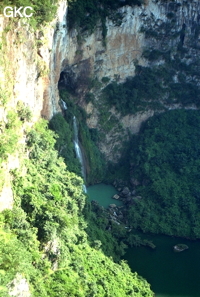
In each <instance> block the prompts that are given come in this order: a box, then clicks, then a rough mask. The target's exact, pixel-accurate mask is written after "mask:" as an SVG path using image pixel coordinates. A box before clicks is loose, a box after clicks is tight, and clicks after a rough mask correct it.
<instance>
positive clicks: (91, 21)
mask: <svg viewBox="0 0 200 297" xmlns="http://www.w3.org/2000/svg"><path fill="white" fill-rule="evenodd" d="M142 3H143V0H125V1H123V2H122V1H116V0H103V1H101V0H70V1H69V4H68V5H69V13H68V20H69V28H70V29H71V28H74V27H75V26H76V27H79V28H80V29H81V30H82V31H86V30H88V31H89V32H90V33H92V32H93V31H94V29H95V27H96V25H97V23H98V22H99V21H100V22H101V24H102V36H103V39H104V41H105V38H106V33H107V29H106V25H105V22H106V17H109V18H111V19H113V20H114V22H115V23H116V25H120V22H121V19H122V15H121V14H120V13H119V12H117V9H118V8H120V7H122V6H124V5H141V4H142Z"/></svg>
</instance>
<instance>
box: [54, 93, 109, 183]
mask: <svg viewBox="0 0 200 297" xmlns="http://www.w3.org/2000/svg"><path fill="white" fill-rule="evenodd" d="M88 94H90V93H88ZM60 96H61V98H62V100H64V101H65V102H66V104H67V107H68V108H67V111H66V112H65V116H64V117H63V116H62V115H61V114H57V115H56V116H54V117H53V118H52V120H51V121H50V125H49V127H50V128H51V129H52V130H54V131H55V132H56V133H57V134H58V136H59V137H58V139H57V141H56V146H55V147H56V149H57V150H58V151H59V154H60V156H62V157H63V158H64V160H65V163H66V165H67V167H68V170H70V171H73V172H75V173H77V174H80V164H79V161H78V159H77V158H76V156H75V151H74V144H73V137H74V135H73V116H76V119H77V123H78V130H79V140H80V144H81V147H82V151H83V154H84V159H85V163H86V164H85V165H86V171H87V180H86V182H87V184H94V183H96V182H99V181H101V180H102V179H103V177H104V174H105V162H104V160H103V157H102V155H101V153H100V151H99V149H98V147H97V142H98V132H97V130H96V131H95V130H94V129H88V127H87V124H86V113H85V111H84V110H83V109H82V108H80V107H79V106H78V105H76V104H74V103H73V100H75V99H76V98H74V97H73V96H72V95H70V94H69V93H68V92H66V91H63V90H61V91H60Z"/></svg>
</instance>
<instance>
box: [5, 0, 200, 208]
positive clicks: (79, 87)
mask: <svg viewBox="0 0 200 297" xmlns="http://www.w3.org/2000/svg"><path fill="white" fill-rule="evenodd" d="M119 13H120V22H119V23H118V24H117V23H116V21H114V20H111V19H107V20H106V26H107V36H106V39H105V40H103V37H102V32H101V24H97V26H96V28H95V30H94V32H93V33H92V34H89V33H88V32H81V30H80V28H74V29H72V30H70V31H69V30H68V28H67V3H66V1H60V3H59V7H58V12H57V16H56V18H55V19H54V21H53V22H52V23H51V24H49V25H48V26H47V27H45V28H41V30H37V31H35V32H34V31H33V30H31V28H30V27H29V25H27V24H25V23H24V21H21V22H20V21H15V22H14V23H13V24H11V23H10V22H9V20H8V19H6V18H4V17H3V16H2V15H1V16H0V35H1V37H2V40H4V43H5V44H6V45H5V46H4V53H3V56H2V57H1V59H2V58H3V60H4V62H3V63H1V68H0V80H1V86H2V88H4V87H5V88H7V90H8V93H9V102H8V103H7V105H6V108H5V106H3V105H1V107H0V121H1V122H2V125H3V126H4V125H5V124H6V122H7V111H8V110H15V109H16V106H17V102H19V101H21V102H23V104H24V105H25V106H26V107H29V108H30V110H31V111H32V114H33V118H32V120H31V122H29V123H26V127H27V125H28V126H31V125H32V124H33V123H34V122H35V121H37V119H38V118H39V117H40V116H43V117H45V118H47V119H50V118H51V117H52V116H53V115H54V114H55V113H57V112H58V111H60V107H59V94H58V87H57V85H58V81H59V79H60V73H62V81H61V83H62V84H63V85H64V86H65V87H66V88H68V87H69V86H70V87H72V88H73V91H74V93H75V99H74V96H72V97H73V99H74V100H75V102H76V104H78V105H80V106H81V107H83V108H84V109H85V111H86V113H87V115H88V118H87V124H88V127H89V128H94V129H97V130H98V131H99V133H100V135H101V137H100V140H99V148H100V150H101V151H102V153H104V155H105V158H106V159H107V160H110V161H112V162H117V161H118V159H119V158H120V156H121V154H122V150H123V145H124V143H126V142H127V141H129V139H130V137H131V135H132V134H135V133H138V131H139V129H140V126H141V123H142V122H144V121H145V120H147V119H148V118H149V117H150V116H152V115H153V114H154V113H155V110H154V109H153V108H150V107H149V108H148V107H147V108H146V109H145V110H143V111H140V112H136V113H135V114H127V115H122V114H121V113H120V112H119V111H117V110H116V109H115V107H109V106H107V105H105V101H104V100H103V99H102V90H103V89H104V88H105V87H106V85H107V84H108V81H109V82H111V81H117V82H119V83H123V82H124V81H125V80H126V78H128V77H132V76H134V75H135V71H136V66H137V65H140V66H145V67H151V68H153V67H156V66H160V65H165V64H167V61H166V57H165V54H166V53H167V54H168V56H170V59H171V60H172V61H173V60H174V62H176V60H177V54H178V55H180V57H179V60H180V63H182V64H184V66H185V69H183V70H182V74H184V76H185V79H186V81H187V82H194V83H195V84H196V85H199V76H198V72H199V71H198V70H199V67H200V66H199V58H198V57H199V49H200V30H199V22H200V18H199V15H200V3H199V1H196V0H192V1H190V2H188V1H184V0H176V1H164V0H162V1H161V0H158V1H157V0H149V1H145V4H143V5H141V6H134V7H130V6H124V7H122V8H121V9H120V10H119ZM155 51H156V53H157V56H156V58H155ZM152 52H153V53H154V58H153V59H152V57H151V55H152ZM144 53H145V54H144ZM5 57H6V58H5ZM187 67H193V71H192V72H191V71H190V70H188V68H187ZM180 74H181V71H180V70H177V71H175V73H174V74H173V80H174V82H175V83H179V80H180V79H181V78H180V77H179V76H180ZM103 78H104V82H102V79H103ZM105 78H106V80H105ZM91 81H92V82H93V85H92V87H89V85H90V84H91ZM105 81H106V82H105ZM88 92H90V93H92V94H93V95H94V99H93V100H89V102H88V101H87V100H86V99H85V96H86V95H87V94H88ZM151 99H152V98H148V100H149V101H151ZM161 99H162V98H161ZM164 107H165V108H167V109H169V108H179V107H181V104H177V103H173V102H170V103H169V104H165V106H164ZM188 108H196V105H195V104H190V105H188ZM24 131H25V126H23V127H22V128H21V130H20V131H19V133H21V137H20V141H19V142H20V143H21V145H22V151H23V146H24V144H25V135H24ZM19 166H20V160H19V154H16V155H12V157H11V156H9V158H8V160H7V162H5V163H3V166H2V168H1V170H2V172H3V175H4V186H3V188H2V191H1V195H0V209H4V208H10V207H11V206H12V201H13V196H12V191H11V186H10V183H11V176H10V175H9V172H10V171H11V170H13V169H14V168H17V167H19ZM5 196H6V197H7V199H6V202H5V199H4V197H5Z"/></svg>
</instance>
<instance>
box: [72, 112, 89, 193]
mask: <svg viewBox="0 0 200 297" xmlns="http://www.w3.org/2000/svg"><path fill="white" fill-rule="evenodd" d="M73 128H74V148H75V152H76V157H77V158H78V159H79V161H80V163H81V173H82V176H83V179H84V181H85V180H86V172H85V166H84V160H83V154H82V151H81V148H80V145H79V140H78V126H77V121H76V117H75V116H74V117H73ZM83 191H84V192H85V193H86V192H87V190H86V186H85V185H83Z"/></svg>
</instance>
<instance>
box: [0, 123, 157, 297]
mask: <svg viewBox="0 0 200 297" xmlns="http://www.w3.org/2000/svg"><path fill="white" fill-rule="evenodd" d="M55 141H56V140H55V134H54V133H53V132H52V131H51V130H48V129H47V122H46V121H44V120H41V121H40V122H38V123H37V124H36V125H35V126H34V127H33V129H32V130H31V131H30V132H29V133H28V135H27V153H29V159H26V160H25V161H24V164H23V168H24V170H14V171H13V172H12V174H13V191H14V196H15V205H14V208H13V210H12V211H11V210H5V211H3V212H2V213H1V216H0V221H1V225H0V227H1V228H0V239H1V240H0V241H1V244H0V255H1V264H0V274H1V287H0V290H1V293H2V294H4V295H5V296H7V295H6V294H7V291H8V286H7V285H8V283H10V282H11V281H12V280H13V279H14V278H15V277H16V276H17V275H19V274H20V275H21V277H22V278H25V279H26V280H27V281H28V283H29V285H30V290H31V294H32V296H35V297H36V296H38V297H39V296H43V297H47V296H48V297H50V296H52V297H54V296H55V297H56V296H58V294H59V296H63V297H64V296H77V297H85V296H98V297H101V296H102V297H103V296H110V297H113V296H119V297H123V296H138V297H141V296H144V297H152V296H153V293H152V292H151V291H150V287H149V285H148V284H147V282H146V281H145V280H143V279H142V278H141V277H138V275H137V274H136V273H131V272H130V269H129V267H128V266H127V264H126V263H124V262H123V261H122V262H121V263H120V264H115V263H114V262H113V261H112V259H111V258H108V257H106V256H105V255H104V254H103V252H102V251H101V249H100V246H101V243H100V242H99V241H98V240H96V241H95V242H94V243H93V244H92V243H91V245H92V246H93V247H91V246H90V244H89V241H88V239H87V234H86V232H85V230H86V227H87V223H86V221H85V219H84V217H83V213H82V212H83V209H84V205H85V195H84V194H83V192H82V185H83V180H82V179H81V178H80V177H78V176H77V175H75V174H74V173H72V172H69V171H68V170H67V169H66V166H65V164H64V162H63V160H62V159H61V158H58V155H57V152H56V150H55V149H54V146H55ZM107 238H108V237H107ZM118 248H119V247H118Z"/></svg>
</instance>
